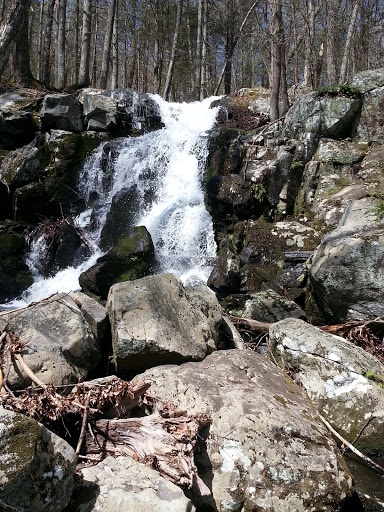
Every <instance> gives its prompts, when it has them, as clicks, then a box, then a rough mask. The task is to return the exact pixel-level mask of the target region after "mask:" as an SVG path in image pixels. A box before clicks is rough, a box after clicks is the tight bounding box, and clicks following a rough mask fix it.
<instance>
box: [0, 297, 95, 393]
mask: <svg viewBox="0 0 384 512" xmlns="http://www.w3.org/2000/svg"><path fill="white" fill-rule="evenodd" d="M5 329H7V330H8V331H14V332H15V333H16V334H17V335H18V336H19V338H20V341H21V342H22V343H24V350H23V352H22V356H23V359H24V360H25V362H26V364H27V365H28V366H29V368H30V369H31V370H32V371H33V372H34V373H35V374H36V375H37V377H39V379H40V380H41V381H42V382H44V383H45V384H54V385H56V386H58V385H61V384H67V383H70V382H78V380H79V379H83V378H85V377H86V376H87V375H88V373H89V372H90V371H91V370H93V369H94V368H95V367H96V366H97V364H98V362H99V360H100V347H99V343H98V342H97V341H96V339H95V337H94V336H93V334H92V332H91V330H90V328H89V326H88V324H87V322H86V321H85V319H84V317H83V315H82V312H81V310H80V309H79V307H78V306H77V304H76V303H75V302H74V301H73V300H72V299H71V297H70V296H69V295H66V294H64V293H62V294H59V295H55V296H53V297H51V298H50V299H46V300H43V301H41V302H38V303H36V304H34V305H33V306H31V307H28V308H25V309H21V310H14V311H11V312H4V313H1V314H0V330H1V331H3V330H5ZM8 381H9V383H10V384H11V386H12V387H14V388H22V387H25V386H28V385H30V383H31V381H30V378H29V377H27V375H26V374H25V373H24V371H23V370H22V368H20V366H19V365H18V363H17V362H15V363H14V365H12V368H11V371H10V374H9V377H8Z"/></svg>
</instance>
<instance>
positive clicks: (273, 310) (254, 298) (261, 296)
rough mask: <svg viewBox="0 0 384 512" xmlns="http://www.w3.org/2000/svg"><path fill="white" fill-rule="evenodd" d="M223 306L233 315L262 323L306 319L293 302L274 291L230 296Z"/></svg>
mask: <svg viewBox="0 0 384 512" xmlns="http://www.w3.org/2000/svg"><path fill="white" fill-rule="evenodd" d="M222 306H223V307H224V308H225V309H226V311H228V312H229V313H230V314H231V315H235V316H239V317H243V318H252V319H253V320H259V321H260V322H269V323H272V322H278V321H279V320H283V319H284V318H302V319H305V318H306V315H305V312H304V311H303V310H302V309H301V308H299V306H298V305H297V304H296V303H295V302H293V301H292V300H289V299H287V298H286V297H283V296H281V295H279V294H278V293H277V292H275V291H274V290H266V291H262V292H258V293H250V294H241V295H230V296H229V297H227V298H226V299H225V300H224V301H223V303H222Z"/></svg>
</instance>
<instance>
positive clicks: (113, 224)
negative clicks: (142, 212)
mask: <svg viewBox="0 0 384 512" xmlns="http://www.w3.org/2000/svg"><path fill="white" fill-rule="evenodd" d="M139 206H140V197H139V192H138V190H137V185H132V186H131V187H128V188H123V189H121V190H119V191H118V192H117V193H116V194H115V195H114V197H113V199H112V203H111V207H110V210H109V212H108V214H107V218H106V220H105V224H104V227H103V229H102V231H101V235H100V246H101V248H102V249H104V250H107V249H110V248H111V247H112V246H113V245H114V244H116V243H117V242H118V241H119V240H120V239H121V238H123V237H124V236H126V235H127V234H128V233H129V232H130V231H131V230H132V229H133V228H134V225H135V219H136V215H137V212H138V210H139Z"/></svg>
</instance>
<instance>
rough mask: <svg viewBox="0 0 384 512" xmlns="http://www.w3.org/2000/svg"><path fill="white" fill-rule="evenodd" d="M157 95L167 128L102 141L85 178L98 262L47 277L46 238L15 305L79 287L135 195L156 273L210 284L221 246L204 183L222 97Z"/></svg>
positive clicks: (87, 226)
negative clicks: (117, 208)
mask: <svg viewBox="0 0 384 512" xmlns="http://www.w3.org/2000/svg"><path fill="white" fill-rule="evenodd" d="M152 98H153V99H154V100H155V101H156V103H157V104H158V107H159V110H160V113H161V119H162V123H163V125H164V127H163V128H162V129H160V130H157V131H154V132H150V133H147V134H145V135H142V136H138V137H126V138H120V139H115V140H114V141H112V143H102V144H101V145H100V146H99V148H98V149H96V150H95V151H94V152H93V154H92V155H91V156H90V157H89V159H88V160H87V161H86V162H85V164H84V167H83V170H82V172H81V174H80V177H79V193H80V194H81V195H82V196H83V198H84V199H85V202H86V205H87V206H86V209H85V210H84V211H83V212H82V213H81V214H80V215H79V216H78V217H77V218H76V219H75V224H76V225H77V226H78V227H79V228H81V229H82V231H83V232H84V234H85V236H86V238H87V241H88V243H89V245H90V247H91V249H92V255H91V257H90V258H89V259H87V261H84V262H83V263H82V264H81V265H79V266H77V267H70V268H67V269H65V270H62V271H60V272H58V273H57V274H56V275H55V276H54V277H52V278H43V277H42V276H41V275H40V274H39V273H38V265H37V261H38V256H39V254H41V250H42V244H43V241H42V240H41V239H38V240H37V241H35V243H34V244H33V246H32V248H31V253H30V255H29V256H28V259H27V262H28V263H29V265H30V268H31V269H33V272H34V277H35V282H34V284H33V285H32V286H31V287H30V288H29V289H28V290H27V291H26V292H25V293H24V294H23V296H22V300H21V301H13V302H12V303H11V304H10V305H11V306H13V307H19V306H21V305H24V304H25V303H28V302H31V301H35V300H40V299H42V298H44V297H46V296H48V295H50V294H52V293H56V292H69V291H72V290H76V289H79V281H78V278H79V275H80V274H81V272H84V271H85V270H87V269H88V268H90V267H91V266H92V265H93V264H94V263H95V262H96V260H97V258H98V257H100V256H101V255H102V254H103V249H104V251H105V247H104V248H103V249H101V248H100V242H101V241H102V240H103V238H104V240H105V238H106V235H105V232H103V228H104V227H106V229H105V231H106V232H107V233H108V231H109V230H108V229H107V226H106V222H108V215H109V214H110V211H111V208H112V207H113V205H114V202H116V201H117V199H119V200H124V201H126V202H128V203H129V201H130V199H129V198H130V197H131V196H130V195H129V194H132V193H133V191H134V206H135V208H134V212H133V213H132V212H131V213H132V215H131V217H132V218H131V220H130V221H131V222H132V226H134V225H136V226H145V227H146V228H147V229H148V231H149V233H150V234H151V236H152V240H153V243H154V246H155V254H156V259H157V262H158V268H157V269H156V271H157V272H158V273H160V272H172V273H174V274H176V275H177V276H179V277H180V278H181V279H182V280H183V282H184V283H186V284H194V283H198V282H200V283H201V282H206V281H207V279H208V277H209V274H210V270H211V266H210V262H211V260H212V258H213V257H214V256H215V254H216V244H215V240H214V232H213V226H212V219H211V217H210V215H209V213H208V212H207V211H206V209H205V205H204V192H203V190H202V186H201V183H202V179H203V174H204V170H205V165H206V158H207V155H208V149H207V143H208V136H207V131H208V130H209V129H210V128H212V126H213V125H214V122H215V119H216V114H217V110H218V109H217V108H210V105H211V103H212V101H213V99H214V98H207V99H206V100H204V101H202V102H194V103H183V104H178V103H167V102H165V101H164V100H162V99H161V98H160V97H159V96H152ZM108 145H109V146H108ZM111 148H112V149H111ZM124 194H128V195H127V196H125V195H124ZM127 197H128V199H127ZM103 233H104V234H103ZM104 245H105V242H104Z"/></svg>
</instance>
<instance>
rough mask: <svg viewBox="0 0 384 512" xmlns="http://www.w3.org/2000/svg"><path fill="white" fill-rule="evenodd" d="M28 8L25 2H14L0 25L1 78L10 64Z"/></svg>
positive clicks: (19, 0)
mask: <svg viewBox="0 0 384 512" xmlns="http://www.w3.org/2000/svg"><path fill="white" fill-rule="evenodd" d="M27 7H28V6H27V3H26V2H25V1H24V0H18V1H17V2H14V3H13V5H12V9H10V11H9V15H8V16H5V15H4V18H3V22H2V24H1V25H0V76H1V75H2V74H3V72H4V69H5V66H6V65H7V63H8V60H9V57H10V55H11V52H12V49H13V46H14V43H15V40H16V37H17V33H18V30H19V28H20V26H21V24H22V23H24V21H25V16H26V12H27Z"/></svg>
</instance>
